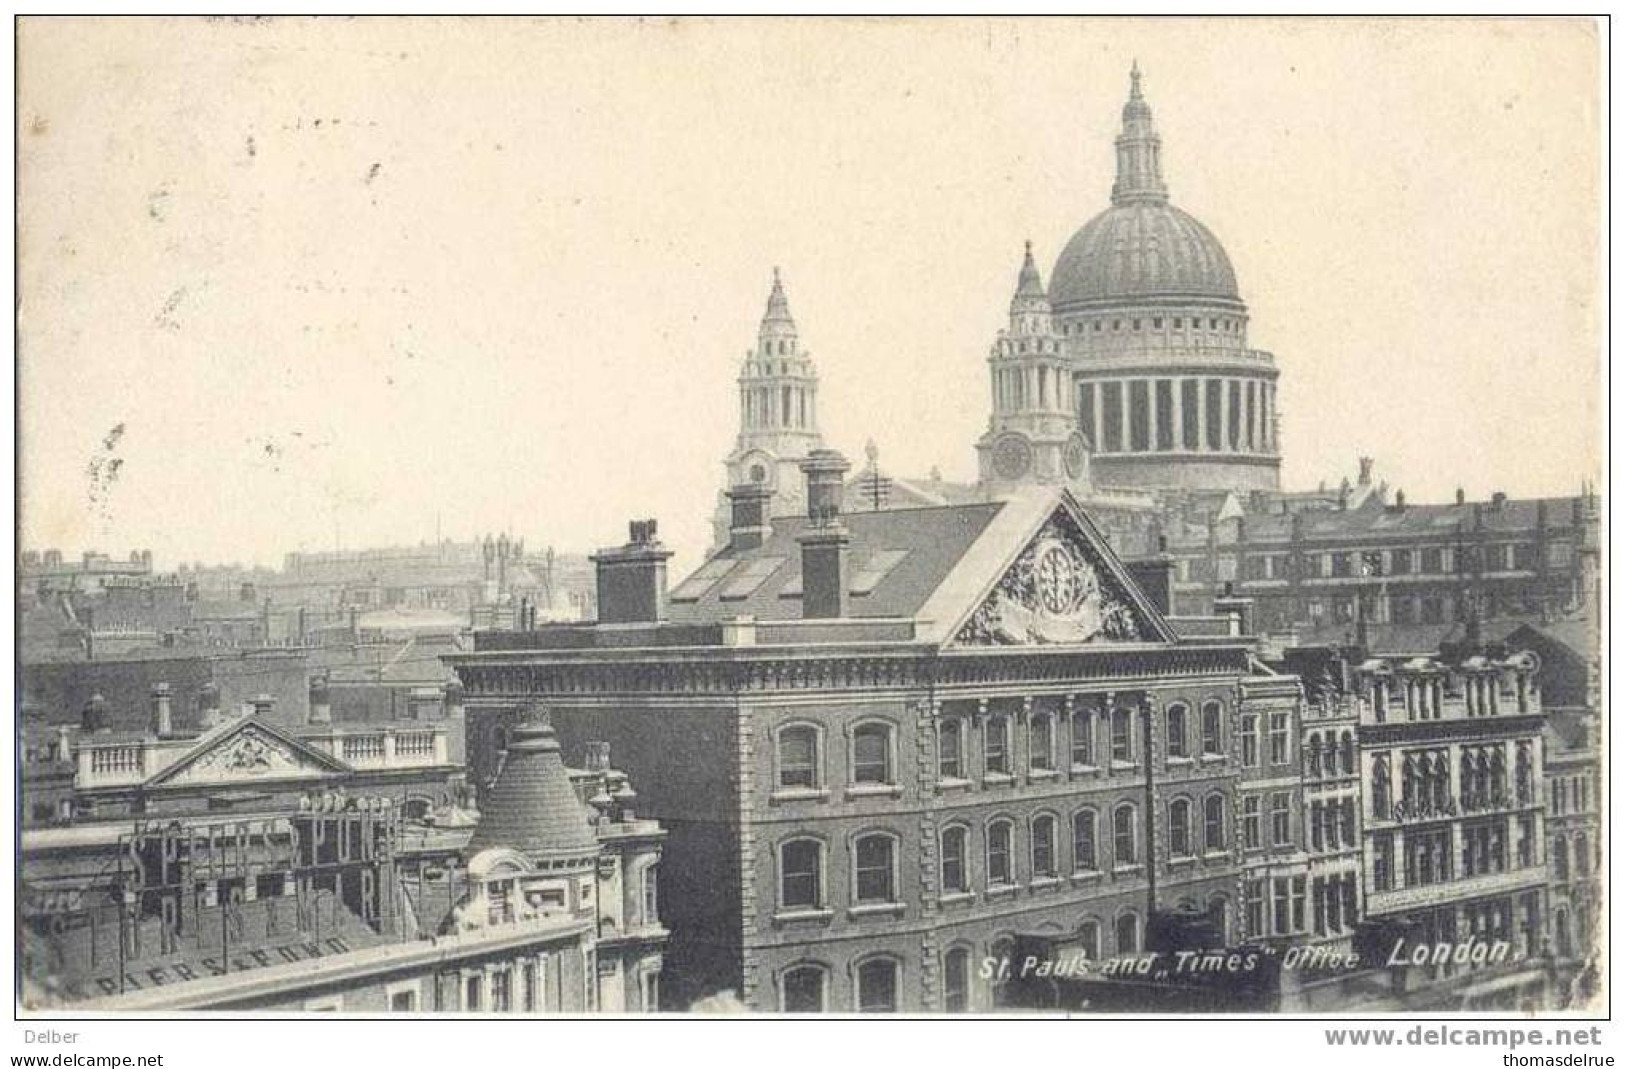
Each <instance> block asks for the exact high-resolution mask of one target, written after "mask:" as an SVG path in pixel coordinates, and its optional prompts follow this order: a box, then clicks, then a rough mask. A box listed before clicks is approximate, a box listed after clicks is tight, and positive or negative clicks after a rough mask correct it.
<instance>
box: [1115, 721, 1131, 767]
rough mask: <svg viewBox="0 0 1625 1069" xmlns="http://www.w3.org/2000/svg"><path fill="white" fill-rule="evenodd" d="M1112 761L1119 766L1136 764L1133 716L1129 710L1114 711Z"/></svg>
mask: <svg viewBox="0 0 1625 1069" xmlns="http://www.w3.org/2000/svg"><path fill="white" fill-rule="evenodd" d="M1112 760H1113V761H1114V762H1116V763H1118V764H1133V762H1134V728H1133V716H1132V715H1131V714H1130V713H1129V711H1128V710H1127V709H1114V710H1112Z"/></svg>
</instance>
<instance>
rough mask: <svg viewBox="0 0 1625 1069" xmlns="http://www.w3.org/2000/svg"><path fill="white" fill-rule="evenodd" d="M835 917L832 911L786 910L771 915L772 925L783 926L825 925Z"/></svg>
mask: <svg viewBox="0 0 1625 1069" xmlns="http://www.w3.org/2000/svg"><path fill="white" fill-rule="evenodd" d="M834 916H835V911H834V910H833V909H799V908H798V909H786V910H780V911H779V912H778V913H775V914H773V923H774V924H777V925H783V924H812V923H818V924H825V923H828V922H829V921H830V920H831V919H833V918H834Z"/></svg>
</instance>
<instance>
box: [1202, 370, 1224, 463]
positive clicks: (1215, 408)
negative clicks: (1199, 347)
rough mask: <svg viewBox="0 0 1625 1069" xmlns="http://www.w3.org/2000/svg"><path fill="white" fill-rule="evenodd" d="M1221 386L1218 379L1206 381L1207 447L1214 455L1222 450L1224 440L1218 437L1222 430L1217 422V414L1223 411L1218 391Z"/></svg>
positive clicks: (1221, 383)
mask: <svg viewBox="0 0 1625 1069" xmlns="http://www.w3.org/2000/svg"><path fill="white" fill-rule="evenodd" d="M1223 385H1224V383H1223V382H1221V381H1220V380H1218V379H1208V380H1207V398H1206V401H1207V403H1206V406H1205V407H1206V408H1207V447H1208V449H1210V450H1212V451H1213V452H1215V453H1217V452H1218V451H1219V450H1220V449H1223V448H1224V439H1223V438H1221V437H1220V435H1219V431H1220V430H1222V429H1223V428H1222V426H1221V424H1220V422H1219V418H1220V417H1219V413H1220V412H1221V411H1223V403H1222V402H1221V400H1220V397H1219V390H1220V388H1221V387H1222V386H1223Z"/></svg>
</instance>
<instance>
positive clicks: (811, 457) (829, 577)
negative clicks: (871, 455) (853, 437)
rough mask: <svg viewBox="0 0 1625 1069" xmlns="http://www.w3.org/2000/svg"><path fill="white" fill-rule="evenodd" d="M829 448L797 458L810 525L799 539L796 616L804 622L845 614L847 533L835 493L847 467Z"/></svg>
mask: <svg viewBox="0 0 1625 1069" xmlns="http://www.w3.org/2000/svg"><path fill="white" fill-rule="evenodd" d="M851 467H852V466H851V465H850V464H848V463H847V460H846V458H845V457H843V456H842V455H841V454H840V453H839V452H837V451H836V450H834V449H814V450H813V451H812V452H811V453H809V454H807V458H806V459H805V460H803V461H802V462H801V470H802V472H803V473H804V474H805V475H806V477H807V518H808V519H809V520H810V521H811V523H812V525H811V526H810V527H809V528H808V529H807V530H806V531H804V532H803V533H802V534H801V535H800V536H799V537H798V538H797V541H798V542H800V543H801V615H802V617H803V618H805V619H809V620H823V619H837V618H839V617H842V616H845V615H846V601H847V590H846V583H847V575H846V572H847V561H846V556H847V548H848V546H849V545H850V544H851V542H852V538H851V536H850V535H849V534H848V533H847V530H846V528H845V527H844V526H843V525H842V524H841V497H842V495H843V494H844V493H845V490H846V473H847V471H848V470H850V469H851Z"/></svg>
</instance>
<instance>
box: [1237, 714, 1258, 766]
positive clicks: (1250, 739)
mask: <svg viewBox="0 0 1625 1069" xmlns="http://www.w3.org/2000/svg"><path fill="white" fill-rule="evenodd" d="M1241 763H1242V764H1243V765H1245V766H1247V767H1248V768H1257V767H1258V714H1257V713H1243V714H1242V716H1241Z"/></svg>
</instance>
